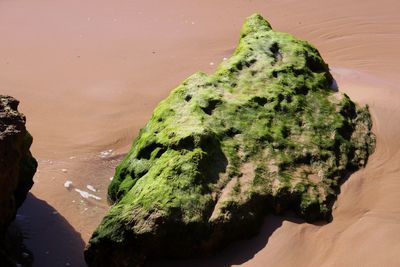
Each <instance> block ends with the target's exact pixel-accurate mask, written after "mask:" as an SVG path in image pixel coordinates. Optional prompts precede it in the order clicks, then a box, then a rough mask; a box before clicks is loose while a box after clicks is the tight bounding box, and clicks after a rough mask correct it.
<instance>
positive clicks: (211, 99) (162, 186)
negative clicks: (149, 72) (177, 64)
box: [85, 15, 375, 267]
mask: <svg viewBox="0 0 400 267" xmlns="http://www.w3.org/2000/svg"><path fill="white" fill-rule="evenodd" d="M332 81H333V79H332V76H331V74H330V73H329V69H328V66H327V65H326V64H325V63H324V61H323V60H322V58H321V56H320V54H319V52H318V51H317V50H316V49H315V48H314V47H313V46H312V45H310V44H308V43H307V42H305V41H301V40H298V39H296V38H295V37H293V36H292V35H289V34H287V33H280V32H275V31H273V30H272V29H271V26H270V25H269V23H268V22H267V21H265V20H264V19H263V18H262V17H261V16H260V15H253V16H251V17H249V18H248V19H247V20H246V21H245V23H244V25H243V27H242V30H241V38H240V42H239V45H238V47H237V49H236V51H235V52H234V54H233V55H232V57H231V58H229V59H228V60H226V61H224V62H222V63H221V64H220V65H219V66H218V68H217V70H216V72H215V73H214V74H212V75H207V74H205V73H196V74H194V75H193V76H191V77H189V78H188V79H187V80H185V81H184V82H183V83H182V84H181V85H180V86H178V87H177V88H176V89H174V90H173V91H172V92H171V94H170V95H169V97H167V98H166V99H165V100H163V101H162V102H161V103H160V104H159V105H158V106H157V107H156V109H155V110H154V113H153V115H152V117H151V119H150V121H149V122H148V123H147V125H146V126H145V127H144V128H143V129H142V130H141V131H140V133H139V136H138V137H137V138H136V139H135V141H134V142H133V145H132V149H131V150H130V152H129V153H128V155H127V156H126V157H125V159H124V160H123V161H122V162H121V163H120V165H119V166H118V167H117V169H116V173H115V176H114V179H113V181H112V183H111V185H110V186H109V192H108V193H109V198H110V200H111V201H112V202H113V203H114V205H113V206H112V208H111V209H110V211H109V212H108V214H107V215H106V216H105V218H104V219H103V221H102V222H101V224H100V225H99V226H98V228H97V230H96V231H95V232H94V234H93V236H92V238H91V240H90V242H89V244H88V247H87V249H86V251H85V259H86V261H87V263H88V264H89V266H97V267H99V266H140V265H141V264H142V263H143V262H144V260H145V259H146V258H157V257H191V256H198V255H201V254H206V253H209V252H210V251H213V250H215V249H217V248H219V247H221V246H223V245H224V244H226V243H227V242H229V241H232V240H235V239H240V238H244V237H247V236H250V235H253V234H255V233H257V231H258V230H259V227H260V224H261V222H262V221H263V217H264V215H265V214H266V213H267V212H274V213H281V212H284V211H285V210H288V209H291V210H293V211H295V212H296V213H297V214H298V215H299V216H300V217H302V218H304V219H305V220H307V221H315V220H318V219H326V220H329V218H330V214H331V207H332V203H333V201H334V200H335V197H336V195H337V193H338V185H339V182H340V179H341V177H343V176H344V175H346V174H347V173H348V172H351V171H354V170H357V169H358V168H360V167H363V166H364V165H365V164H366V161H367V159H368V156H369V154H370V153H371V152H372V151H373V148H374V142H375V141H374V135H373V134H372V133H371V118H370V115H369V112H368V108H367V107H359V106H358V105H356V104H355V103H353V102H352V101H351V100H350V98H349V97H348V96H347V95H344V94H341V93H335V92H333V91H332V89H331V84H332Z"/></svg>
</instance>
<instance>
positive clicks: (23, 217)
mask: <svg viewBox="0 0 400 267" xmlns="http://www.w3.org/2000/svg"><path fill="white" fill-rule="evenodd" d="M16 222H17V224H18V225H19V227H20V228H21V229H22V231H23V235H24V237H25V239H26V240H25V242H24V243H25V244H26V246H27V248H28V249H29V250H30V251H31V252H32V253H33V257H34V261H33V267H57V266H74V267H82V266H86V264H85V262H84V259H83V249H84V247H85V242H84V241H83V239H82V237H81V235H80V234H79V233H78V232H77V231H76V230H75V229H74V228H73V227H72V226H71V225H70V224H69V223H68V221H67V220H66V219H65V218H64V217H63V216H62V215H61V214H59V213H58V212H57V211H56V210H55V209H54V208H53V207H52V206H50V205H49V204H48V203H47V202H45V201H43V200H41V199H38V198H37V197H35V196H34V195H33V194H32V193H29V194H28V196H27V198H26V200H25V202H24V204H23V205H22V207H21V208H20V209H19V210H18V214H17V218H16Z"/></svg>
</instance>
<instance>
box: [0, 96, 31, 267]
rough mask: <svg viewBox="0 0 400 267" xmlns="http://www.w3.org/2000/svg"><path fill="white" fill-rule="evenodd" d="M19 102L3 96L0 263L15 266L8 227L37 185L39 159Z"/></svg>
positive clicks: (0, 118)
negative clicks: (9, 242)
mask: <svg viewBox="0 0 400 267" xmlns="http://www.w3.org/2000/svg"><path fill="white" fill-rule="evenodd" d="M18 104H19V102H18V101H17V100H16V99H14V98H12V97H10V96H0V265H1V266H14V265H15V262H14V261H13V260H12V259H11V258H10V257H9V256H10V252H9V251H7V249H6V247H9V244H5V240H4V238H5V234H6V230H7V227H8V226H9V224H10V223H11V221H12V220H14V218H15V215H16V212H17V208H18V207H19V206H20V205H21V204H22V203H23V201H24V200H25V198H26V195H27V193H28V191H29V190H30V189H31V187H32V185H33V180H32V178H33V175H34V174H35V172H36V168H37V162H36V160H35V159H34V158H33V157H32V155H31V152H30V151H29V148H30V146H31V144H32V136H31V135H30V134H29V133H28V131H27V130H26V128H25V116H24V115H23V114H21V113H19V112H18V110H17V108H18Z"/></svg>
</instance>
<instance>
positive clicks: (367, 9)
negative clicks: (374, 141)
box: [0, 0, 400, 266]
mask: <svg viewBox="0 0 400 267" xmlns="http://www.w3.org/2000/svg"><path fill="white" fill-rule="evenodd" d="M399 11H400V3H399V2H398V1H395V0H381V1H379V2H378V1H377V0H363V1H361V0H356V1H345V0H337V1H328V0H324V1H317V0H310V1H295V0H280V1H265V0H252V1H250V0H243V1H233V2H232V1H228V0H221V1H218V2H215V1H200V0H194V1H190V2H188V1H183V0H180V1H177V0H172V1H154V0H149V1H136V0H135V1H128V0H118V1H106V0H97V1H94V0H86V1H77V0H68V1H67V0H60V1H50V0H40V1H34V2H32V1H28V0H19V1H11V0H0V38H1V42H0V88H1V89H2V93H3V94H11V95H13V96H15V97H17V98H18V99H19V100H20V101H21V105H20V110H21V111H22V112H24V113H25V115H26V116H27V120H28V123H27V126H28V129H29V130H30V131H31V133H32V135H33V136H34V144H33V147H32V150H33V153H34V155H35V156H36V158H37V159H38V161H39V171H38V173H37V174H36V176H35V182H36V183H35V186H34V187H33V189H32V194H33V196H32V197H29V198H28V200H27V203H26V204H25V207H24V209H23V210H22V211H21V212H20V213H21V215H22V216H23V215H24V213H25V215H26V213H27V212H28V211H29V212H30V213H29V214H28V215H27V217H31V219H30V223H27V224H28V226H27V227H28V228H29V229H31V231H32V232H33V233H36V234H32V237H31V239H30V240H29V244H28V245H30V246H31V248H32V250H33V251H34V252H35V255H36V262H35V264H36V266H55V265H58V264H60V262H58V261H56V260H57V259H58V260H59V259H65V261H67V260H68V261H70V262H73V263H74V264H73V265H72V266H80V265H82V266H83V265H84V263H83V258H82V255H81V253H80V250H67V249H66V250H60V249H58V250H56V251H55V252H54V253H53V254H52V257H50V256H49V254H46V251H49V249H51V247H54V246H57V245H61V244H63V240H65V239H68V238H73V241H71V242H74V243H73V244H75V245H76V246H77V247H82V245H81V244H83V243H84V242H86V241H87V240H88V238H89V237H90V234H91V232H92V231H93V230H94V228H95V227H96V225H97V224H98V223H99V221H100V220H101V218H102V216H103V215H104V214H105V212H106V211H107V208H108V206H107V203H106V189H107V185H108V183H109V181H110V177H112V175H113V169H114V167H115V165H116V164H117V162H118V161H119V160H120V158H121V156H122V155H123V154H124V153H126V151H127V150H128V149H129V145H130V143H131V141H132V138H133V137H134V136H136V135H137V133H138V130H139V129H140V128H141V127H143V125H144V123H145V122H146V121H147V120H148V118H149V117H150V115H151V112H152V110H153V108H154V107H155V106H156V105H157V103H158V102H159V101H160V100H161V99H163V98H164V97H165V96H166V95H167V94H168V93H169V91H170V90H171V89H172V88H174V87H175V86H176V85H177V84H179V83H180V82H181V81H182V80H183V79H185V78H187V77H188V76H189V75H190V74H192V73H194V72H195V71H198V70H203V71H206V72H212V71H213V70H214V69H215V67H216V65H217V64H218V63H219V62H221V61H222V59H223V58H224V57H228V56H229V55H230V54H231V53H232V51H233V49H234V48H235V46H236V43H237V40H238V38H239V30H240V26H241V24H242V23H243V20H244V18H245V17H247V16H248V15H250V14H252V13H254V12H259V13H261V14H262V15H263V16H265V17H266V18H267V19H268V20H269V21H270V22H271V24H272V26H273V27H274V28H275V29H276V30H280V31H286V32H290V33H293V34H295V35H296V36H298V37H300V38H302V39H305V40H308V41H310V42H311V43H313V44H314V45H315V46H316V47H317V48H318V49H319V51H320V52H321V54H322V56H323V58H324V59H325V60H326V62H328V63H329V64H330V66H331V67H332V68H333V71H334V74H335V78H336V79H337V81H338V85H339V90H340V91H344V92H346V93H348V94H349V95H350V96H351V97H352V98H354V99H355V100H357V101H359V102H361V103H368V104H369V105H370V107H371V111H372V114H373V117H374V131H375V132H376V133H377V136H378V147H377V151H376V152H375V154H374V155H373V156H372V158H371V160H370V162H369V164H368V166H367V168H366V169H365V170H362V171H360V172H357V173H356V174H354V175H352V176H351V177H350V179H349V180H348V181H347V182H346V183H345V184H344V185H343V188H342V194H341V195H340V197H339V199H338V201H337V204H336V207H337V209H336V210H335V212H334V221H333V222H332V223H331V224H329V225H326V226H322V227H320V226H312V225H308V224H303V223H296V222H291V221H288V220H283V219H279V218H278V219H276V218H275V219H271V220H272V221H273V222H272V229H273V230H271V231H269V230H263V231H262V233H261V234H260V235H259V236H258V237H256V240H260V242H259V243H256V245H254V246H253V245H251V241H250V243H245V244H247V245H244V246H245V247H243V246H242V247H239V249H236V250H235V249H233V250H229V249H228V250H226V251H225V252H224V253H222V254H221V255H224V256H223V257H222V256H221V257H222V258H219V259H214V261H213V259H210V262H207V263H205V262H202V263H201V264H203V265H200V266H204V265H205V264H207V266H208V265H210V266H211V265H212V264H214V266H230V265H242V264H243V265H247V266H264V265H265V264H272V266H291V265H296V266H322V265H324V266H334V265H337V264H338V263H340V265H342V266H346V265H350V264H352V263H359V264H361V263H369V264H372V265H371V266H373V264H374V263H376V262H377V261H378V260H380V263H385V264H386V265H387V266H395V265H399V264H400V259H399V257H398V256H396V254H394V252H395V251H399V245H398V242H394V241H396V240H400V239H399V236H398V234H397V233H398V232H400V231H398V230H399V227H400V226H399V225H398V224H397V223H396V220H397V221H399V220H398V218H397V216H400V215H399V213H400V212H399V211H400V205H398V204H397V203H398V201H397V202H396V199H399V198H398V196H397V192H400V190H397V186H398V182H397V181H398V179H397V178H399V177H400V172H399V171H398V168H397V164H396V162H398V158H397V157H398V156H399V155H398V153H397V152H396V151H398V148H400V144H399V143H398V141H397V136H398V133H399V132H398V130H399V129H398V127H397V125H398V124H397V123H395V122H397V121H398V120H399V117H398V116H399V115H397V114H399V112H398V110H397V109H398V108H399V105H400V104H399V102H398V101H397V100H398V99H400V98H399V97H400V95H398V93H397V91H398V89H399V88H398V86H397V85H396V83H398V82H399V81H400V78H399V76H398V73H400V64H398V62H399V60H400V53H399V52H398V47H400V17H399V16H398V12H399ZM109 150H112V151H111V152H108V151H109ZM102 152H104V153H102ZM64 169H65V170H64ZM63 170H64V171H63ZM67 180H70V181H72V184H73V186H74V188H72V189H71V190H68V189H67V188H65V187H64V183H65V182H66V181H67ZM88 185H91V186H93V187H94V188H95V189H96V190H97V192H95V193H94V192H91V191H90V190H89V189H87V186H88ZM75 188H77V189H79V190H84V191H87V192H89V193H92V194H94V195H96V196H98V197H100V198H102V199H101V200H96V199H93V198H90V199H84V198H82V197H81V196H80V194H79V193H78V192H76V191H75V190H74V189H75ZM35 199H36V200H35ZM26 207H28V208H26ZM49 207H50V208H49ZM53 209H54V210H55V211H57V212H58V213H57V214H53V211H52V210H53ZM32 210H35V211H36V210H37V212H38V213H40V212H43V213H46V214H47V213H49V214H48V216H43V219H42V220H40V221H38V220H35V219H34V217H35V216H34V215H35V214H36V212H33V213H32ZM52 216H60V217H62V218H61V219H57V220H56V222H57V223H52V220H54V218H53V217H52ZM59 220H61V221H62V222H63V223H62V224H59V223H58V221H59ZM266 221H267V222H266V227H267V228H268V229H269V228H270V227H271V225H268V221H269V220H268V219H267V220H266ZM64 223H65V224H67V225H68V227H63V228H60V225H63V224H64ZM43 225H48V227H49V229H53V231H45V232H44V233H43V231H42V228H41V227H42V226H43ZM378 226H380V227H378ZM377 228H378V229H379V231H378V230H377ZM396 231H397V232H396ZM56 233H58V234H59V236H56V237H55V235H56ZM263 233H264V234H263ZM265 233H266V234H265ZM364 233H372V234H368V235H366V234H364ZM43 237H47V238H48V239H47V240H52V242H49V243H47V242H42V241H41V240H42V238H43ZM64 244H65V243H64ZM46 246H47V247H46ZM49 247H50V248H49ZM67 247H69V246H67ZM355 248H358V249H355ZM43 250H44V251H43ZM63 251H65V253H68V254H70V255H67V256H66V255H64V254H63V253H64V252H63ZM240 251H242V252H243V253H244V254H245V255H244V254H242V256H243V255H244V256H243V257H240V253H239V252H240ZM245 251H246V252H245ZM49 253H51V252H49ZM229 253H231V254H229ZM232 255H239V256H238V257H239V258H240V260H237V261H230V260H228V259H227V258H232V257H233V256H232ZM374 260H376V261H374ZM66 263H67V262H66ZM191 264H195V263H191ZM197 264H200V263H197Z"/></svg>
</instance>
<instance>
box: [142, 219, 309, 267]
mask: <svg viewBox="0 0 400 267" xmlns="http://www.w3.org/2000/svg"><path fill="white" fill-rule="evenodd" d="M284 221H290V222H292V223H298V224H300V223H305V221H304V220H301V219H299V218H296V217H295V215H293V214H291V213H290V212H288V214H287V215H284V216H277V215H267V216H266V217H265V219H264V222H263V225H262V227H261V229H260V232H259V233H258V234H257V235H256V236H254V237H252V238H249V239H244V240H239V241H235V242H233V243H231V244H229V245H228V246H227V247H225V248H223V249H222V250H219V251H217V252H216V253H215V254H213V255H209V256H206V257H202V258H198V259H187V260H168V259H163V260H149V261H147V262H146V264H145V267H187V266H191V267H204V266H207V267H230V266H232V265H241V264H243V263H245V262H247V261H249V260H250V259H252V258H253V257H254V256H255V255H256V254H257V252H259V251H260V250H262V249H263V248H264V247H265V246H266V245H267V244H268V241H269V238H270V237H271V236H272V234H273V233H274V232H275V230H277V229H278V228H279V227H281V226H282V224H283V222H284Z"/></svg>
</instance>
